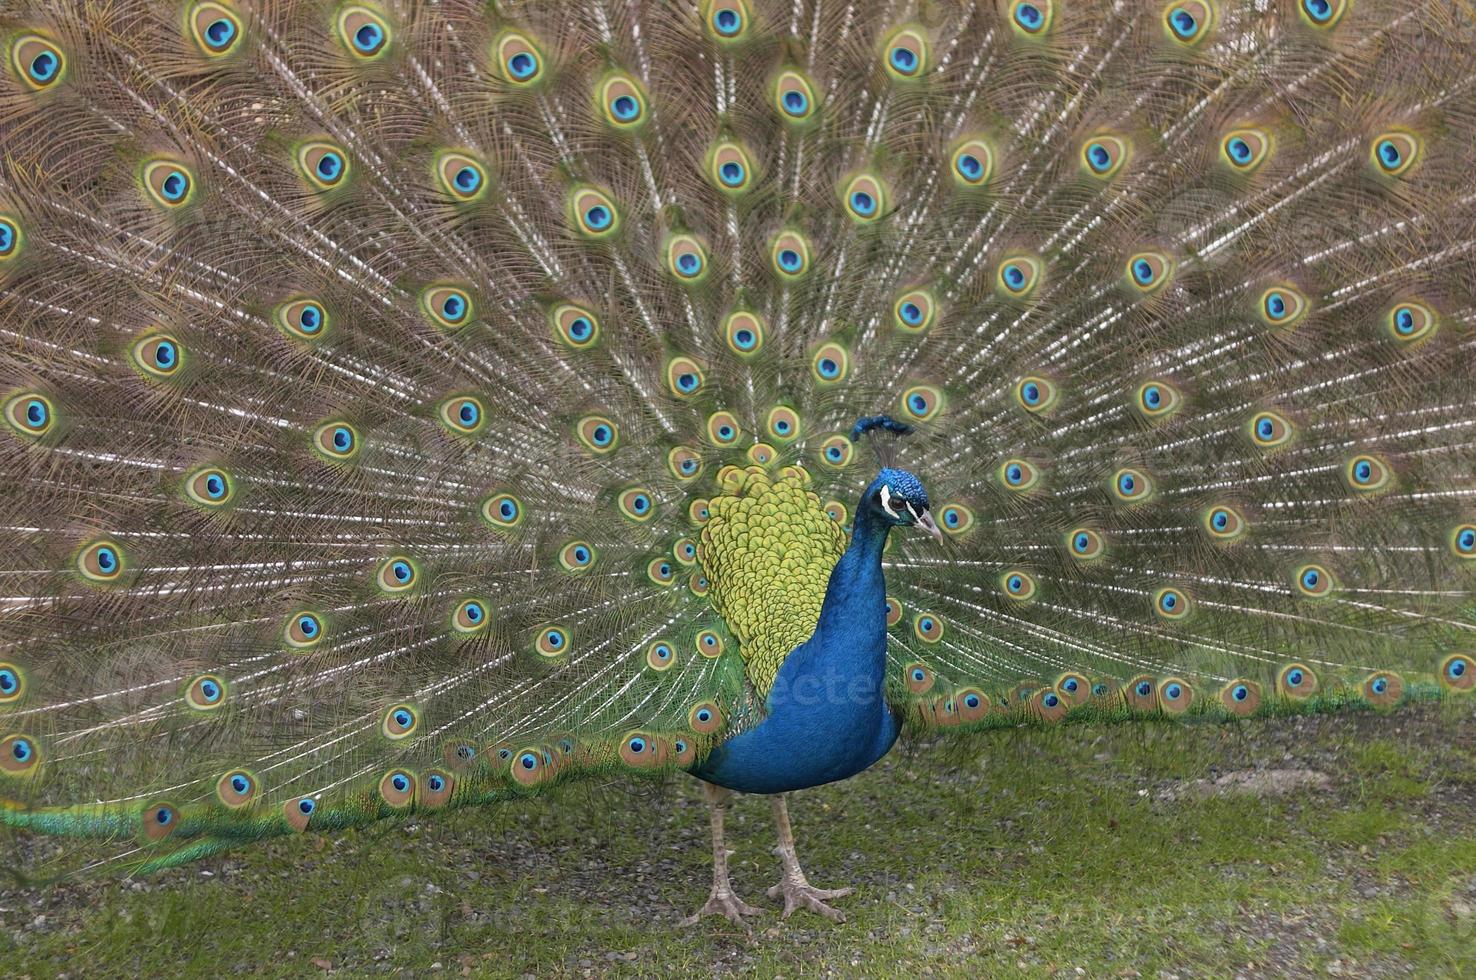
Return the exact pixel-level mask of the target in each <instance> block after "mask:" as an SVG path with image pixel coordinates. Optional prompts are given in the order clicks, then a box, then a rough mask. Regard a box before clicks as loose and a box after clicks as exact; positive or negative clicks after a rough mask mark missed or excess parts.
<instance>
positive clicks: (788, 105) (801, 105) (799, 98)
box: [784, 90, 810, 116]
mask: <svg viewBox="0 0 1476 980" xmlns="http://www.w3.org/2000/svg"><path fill="white" fill-rule="evenodd" d="M809 106H810V100H809V99H807V98H805V94H804V93H803V92H796V91H794V90H790V91H788V92H785V93H784V109H785V111H786V112H788V113H789V114H790V115H792V116H800V115H803V114H804V112H805V110H806V109H808V108H809Z"/></svg>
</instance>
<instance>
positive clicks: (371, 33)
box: [354, 24, 384, 54]
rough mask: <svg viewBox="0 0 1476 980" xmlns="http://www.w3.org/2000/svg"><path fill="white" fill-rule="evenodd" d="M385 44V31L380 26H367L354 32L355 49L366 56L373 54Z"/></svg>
mask: <svg viewBox="0 0 1476 980" xmlns="http://www.w3.org/2000/svg"><path fill="white" fill-rule="evenodd" d="M383 43H384V29H383V28H381V27H380V26H379V25H378V24H365V25H364V26H362V27H360V28H359V29H358V30H357V31H354V47H356V48H358V49H359V50H360V51H362V52H363V53H365V54H373V53H374V52H375V51H377V50H378V49H379V46H380V45H381V44H383Z"/></svg>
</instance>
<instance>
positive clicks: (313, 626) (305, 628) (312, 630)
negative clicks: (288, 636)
mask: <svg viewBox="0 0 1476 980" xmlns="http://www.w3.org/2000/svg"><path fill="white" fill-rule="evenodd" d="M297 628H298V630H300V631H301V632H302V635H303V636H306V637H313V636H316V635H317V633H318V621H317V620H316V619H314V618H313V617H312V616H303V617H302V618H301V619H299V620H298V621H297Z"/></svg>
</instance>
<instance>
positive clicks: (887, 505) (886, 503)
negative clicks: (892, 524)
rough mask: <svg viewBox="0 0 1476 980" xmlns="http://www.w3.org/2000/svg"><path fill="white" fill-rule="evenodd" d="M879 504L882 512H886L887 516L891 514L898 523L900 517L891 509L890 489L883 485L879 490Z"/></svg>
mask: <svg viewBox="0 0 1476 980" xmlns="http://www.w3.org/2000/svg"><path fill="white" fill-rule="evenodd" d="M881 504H882V510H884V511H886V512H887V513H888V514H891V515H892V516H893V517H895V518H897V519H898V520H899V521H900V520H901V519H902V515H901V514H899V513H897V512H896V510H894V509H893V508H892V488H891V487H889V486H887V485H886V484H885V483H883V484H882V488H881Z"/></svg>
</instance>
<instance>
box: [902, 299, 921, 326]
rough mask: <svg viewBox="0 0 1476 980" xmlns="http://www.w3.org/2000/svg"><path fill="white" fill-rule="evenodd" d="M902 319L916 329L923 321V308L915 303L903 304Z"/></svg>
mask: <svg viewBox="0 0 1476 980" xmlns="http://www.w3.org/2000/svg"><path fill="white" fill-rule="evenodd" d="M902 319H903V320H905V321H906V322H907V323H909V324H911V325H912V326H914V327H915V326H917V325H918V324H919V323H922V320H923V311H922V307H920V306H918V305H917V304H916V303H913V302H907V303H903V304H902Z"/></svg>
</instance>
